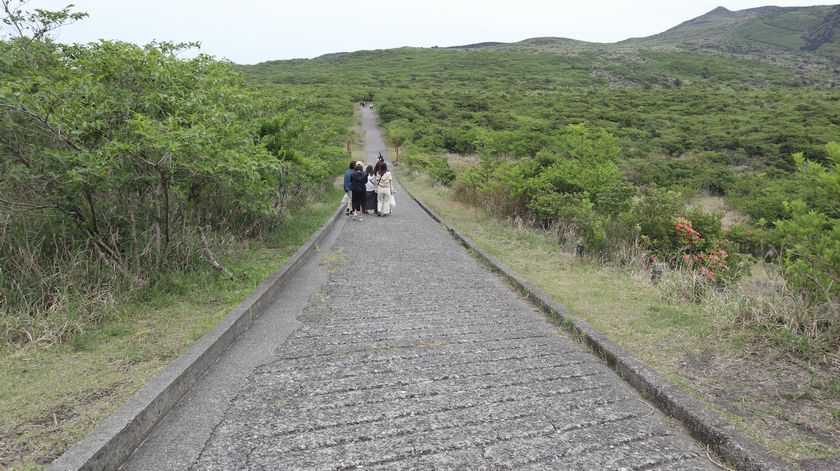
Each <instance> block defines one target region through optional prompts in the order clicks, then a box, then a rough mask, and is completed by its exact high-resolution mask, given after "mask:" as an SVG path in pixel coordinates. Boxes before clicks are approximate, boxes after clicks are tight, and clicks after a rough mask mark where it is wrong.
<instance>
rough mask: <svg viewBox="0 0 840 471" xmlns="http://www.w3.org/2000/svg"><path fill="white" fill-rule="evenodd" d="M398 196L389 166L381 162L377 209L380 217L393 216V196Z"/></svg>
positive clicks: (377, 185)
mask: <svg viewBox="0 0 840 471" xmlns="http://www.w3.org/2000/svg"><path fill="white" fill-rule="evenodd" d="M394 194H396V192H395V191H394V183H393V177H392V176H391V172H389V171H388V164H386V163H385V162H380V165H379V172H378V173H377V176H376V209H377V210H378V211H379V216H387V215H389V214H391V195H394Z"/></svg>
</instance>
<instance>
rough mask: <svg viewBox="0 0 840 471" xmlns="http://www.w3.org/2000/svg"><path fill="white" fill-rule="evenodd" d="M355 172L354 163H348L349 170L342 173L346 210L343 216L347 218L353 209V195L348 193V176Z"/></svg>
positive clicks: (352, 161) (353, 161)
mask: <svg viewBox="0 0 840 471" xmlns="http://www.w3.org/2000/svg"><path fill="white" fill-rule="evenodd" d="M354 170H356V161H355V160H351V161H350V168H348V169H347V171H346V172H344V197H345V199H346V200H347V209H345V210H344V214H346V215H347V216H349V215H350V209H351V208H352V207H353V193H352V192H350V175H353V171H354Z"/></svg>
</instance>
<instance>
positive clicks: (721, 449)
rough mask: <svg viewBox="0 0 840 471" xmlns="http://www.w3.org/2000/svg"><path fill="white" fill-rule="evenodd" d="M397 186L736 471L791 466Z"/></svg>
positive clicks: (484, 261) (465, 245) (790, 468)
mask: <svg viewBox="0 0 840 471" xmlns="http://www.w3.org/2000/svg"><path fill="white" fill-rule="evenodd" d="M402 187H403V189H404V190H405V192H406V193H408V195H409V196H410V197H411V199H413V200H414V201H415V202H416V203H417V204H418V205H419V206H420V208H422V209H423V211H425V212H426V213H428V214H429V216H431V218H432V219H434V220H435V221H436V222H438V223H439V224H441V225H442V226H443V227H444V228H446V230H447V231H448V232H449V233H450V235H452V237H454V238H455V239H456V240H457V241H458V242H460V243H461V245H463V246H464V247H466V248H467V249H468V250H470V251H472V252H473V253H474V254H475V256H477V258H478V259H479V260H481V261H482V262H483V263H484V264H486V265H487V266H488V267H489V268H491V269H492V270H493V271H495V272H497V273H498V274H500V275H501V276H502V277H503V278H505V279H506V280H507V281H508V282H509V283H510V284H511V285H513V286H514V287H515V288H516V289H518V290H519V291H520V292H522V293H523V294H524V295H525V296H526V297H527V298H528V299H529V300H530V301H531V302H532V303H534V304H535V305H536V306H537V307H539V308H540V309H541V310H542V311H543V312H545V313H546V314H549V315H554V316H557V318H558V319H559V320H560V321H561V322H562V323H563V325H564V327H565V328H566V329H567V330H570V331H571V332H572V333H573V334H574V335H577V336H580V337H581V338H582V340H583V341H584V342H585V343H586V345H588V346H589V348H591V349H592V350H593V351H594V352H595V353H596V354H598V355H600V356H601V357H602V358H603V359H604V360H605V361H606V363H607V365H608V366H609V367H610V368H612V369H613V370H614V371H615V372H616V373H618V374H619V376H621V377H622V379H624V381H626V382H627V383H628V384H630V386H632V387H633V388H634V389H636V390H637V391H638V392H639V393H641V394H642V395H643V396H644V397H645V398H646V399H647V400H648V401H650V402H651V403H653V404H654V405H655V406H656V407H658V408H659V410H661V411H662V412H664V413H665V414H667V415H669V416H671V417H673V418H675V419H677V420H678V421H679V422H680V423H682V425H683V426H684V427H685V428H686V429H687V430H688V431H689V432H690V433H691V435H692V436H694V438H696V439H697V440H699V441H701V442H702V443H703V444H706V445H708V446H709V447H710V448H711V449H712V450H713V451H715V452H716V453H717V454H719V455H720V456H722V457H724V458H725V459H726V460H728V461H729V462H730V463H732V464H734V465H735V466H736V468H737V469H739V470H744V471H771V470H773V471H775V470H791V471H792V470H793V467H791V466H790V465H788V464H787V463H785V462H784V461H782V460H781V459H780V458H778V457H776V456H774V455H773V454H771V453H770V451H769V450H767V449H766V448H764V447H763V446H762V445H761V444H759V443H758V442H756V441H755V440H753V439H752V438H750V437H748V436H746V435H745V434H743V433H741V432H740V431H738V430H737V429H735V427H734V426H733V425H732V424H730V423H729V422H728V421H727V420H725V419H724V418H723V417H721V416H719V415H718V414H716V413H714V412H712V411H711V410H710V409H709V408H708V407H707V406H706V405H705V404H703V403H702V402H700V401H699V400H697V399H694V398H692V397H691V396H689V395H688V394H687V393H685V392H683V391H682V390H681V389H679V388H678V387H677V386H676V385H674V384H673V383H671V382H670V381H668V380H667V379H665V378H664V377H662V376H660V375H659V373H657V372H656V371H654V370H653V369H652V368H650V367H649V366H647V365H645V364H644V363H642V362H641V361H640V360H638V359H637V358H635V357H634V356H633V355H631V354H630V353H629V352H628V351H627V350H625V349H624V348H622V347H620V346H619V345H618V344H616V343H615V342H613V341H611V340H610V339H609V338H608V337H607V336H606V335H604V334H603V333H601V332H600V331H599V330H598V329H596V328H595V327H593V326H592V325H590V324H589V323H588V322H586V321H585V320H583V319H581V318H579V317H577V316H576V315H574V314H573V313H572V311H570V310H569V309H568V308H566V307H565V306H563V305H562V304H560V303H558V302H557V301H555V300H553V299H552V298H550V297H549V296H547V295H545V294H544V293H543V292H542V291H540V289H539V288H537V287H536V286H534V285H532V284H531V283H529V282H528V281H526V280H525V279H523V278H522V277H521V276H519V274H518V273H516V272H515V271H513V270H512V269H510V268H508V267H507V266H506V265H505V264H504V263H502V262H501V261H500V260H499V259H497V258H496V257H495V256H494V255H492V254H489V253H487V252H486V251H484V250H483V249H481V248H480V247H479V246H478V245H477V244H476V243H475V242H473V241H472V239H470V238H469V237H467V236H466V235H465V234H463V233H461V232H460V231H459V230H458V229H455V228H454V227H451V226H449V225H448V224H446V223H445V222H444V221H443V219H441V218H440V216H438V215H437V213H435V212H434V211H433V210H432V209H431V208H429V207H428V206H426V204H425V203H423V202H422V201H421V200H420V199H419V198H417V197H416V196H415V195H414V194H413V193H411V191H409V190H408V189H407V188H406V187H405V186H402Z"/></svg>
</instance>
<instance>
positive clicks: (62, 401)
mask: <svg viewBox="0 0 840 471" xmlns="http://www.w3.org/2000/svg"><path fill="white" fill-rule="evenodd" d="M341 194H342V192H341V190H340V189H336V190H333V191H330V192H326V193H324V194H322V195H320V196H319V197H318V200H317V201H314V202H311V203H310V204H309V205H305V207H301V208H299V209H296V210H293V211H290V213H289V214H288V215H287V223H286V224H283V225H282V227H281V228H280V229H279V230H278V231H277V232H275V233H273V234H271V235H269V236H268V237H265V238H264V240H262V241H260V242H249V243H235V244H234V245H233V246H232V247H231V248H230V249H229V250H227V251H226V253H223V254H218V255H219V256H220V258H221V259H222V262H223V263H225V264H226V266H227V267H228V268H229V269H230V270H231V271H232V272H234V273H235V274H237V275H238V276H237V278H236V279H235V280H227V279H225V278H223V277H222V276H220V275H219V274H218V273H216V272H214V271H211V270H205V271H202V272H193V273H174V274H171V275H168V276H167V277H166V278H164V279H163V280H161V281H160V282H159V283H158V286H157V287H151V288H150V289H149V290H147V291H146V292H143V293H139V294H138V295H137V296H136V297H135V299H133V300H131V301H130V302H128V303H126V304H123V305H121V306H118V308H117V309H116V313H115V314H114V315H113V316H112V317H111V318H109V319H108V320H106V321H105V322H103V323H101V324H99V325H97V326H96V327H93V328H91V329H89V330H86V331H85V332H83V333H80V334H77V335H75V336H74V337H72V338H71V340H70V341H69V342H67V343H63V344H57V345H55V346H52V347H49V348H44V347H37V346H31V345H27V346H24V347H19V346H15V347H11V346H6V347H4V349H3V350H2V351H0V354H2V358H0V468H3V469H7V468H10V469H39V468H41V467H43V466H44V465H46V464H49V463H50V462H51V461H52V460H54V459H55V458H57V457H58V456H59V455H60V454H61V453H63V452H64V451H65V450H66V449H67V448H68V447H69V446H70V445H72V444H73V443H75V442H76V441H78V440H79V439H81V438H82V437H84V436H85V434H87V433H88V432H89V431H90V430H91V429H92V428H93V427H94V426H95V425H96V424H97V423H98V422H99V421H101V420H102V419H103V418H104V417H106V416H107V415H108V414H110V413H111V412H113V411H114V410H116V409H117V408H119V407H120V406H121V405H122V404H123V403H124V402H125V400H126V399H127V398H128V397H129V396H131V394H133V393H134V392H135V391H136V390H137V389H139V388H140V387H141V386H142V385H144V384H145V383H146V382H147V381H148V380H149V379H150V378H152V377H153V376H155V375H156V374H158V373H160V372H161V371H162V370H163V369H164V368H166V366H168V365H169V363H171V362H172V360H174V359H175V358H177V357H178V355H180V354H181V353H183V352H184V351H185V350H186V348H187V347H188V346H189V345H190V344H192V343H193V342H195V341H196V340H198V339H199V338H201V337H202V336H203V335H204V334H206V333H207V332H209V331H210V330H211V329H212V328H213V327H214V326H215V325H216V323H217V322H218V321H219V320H221V319H222V318H224V316H225V315H227V313H228V312H229V311H230V310H231V308H233V307H234V306H236V305H237V304H238V303H239V302H241V301H242V300H243V299H245V298H246V297H247V296H248V295H249V294H250V293H251V292H252V291H253V290H254V288H255V287H256V286H257V285H259V284H260V283H261V282H262V281H263V280H264V279H265V278H266V277H267V276H268V275H270V274H271V273H272V272H273V271H274V270H276V269H278V268H279V267H280V266H282V265H283V263H285V262H286V260H288V258H289V257H290V256H291V255H292V254H294V253H295V251H297V249H298V248H299V247H300V246H301V245H303V243H304V242H305V241H306V240H307V239H308V238H309V237H310V236H311V235H312V234H313V233H314V232H315V231H316V230H317V229H318V228H319V227H320V226H321V225H323V223H324V222H325V221H326V220H327V218H328V217H329V216H331V215H332V214H333V213H334V211H335V210H336V207H337V204H338V201H339V199H340V198H341ZM164 288H165V289H164Z"/></svg>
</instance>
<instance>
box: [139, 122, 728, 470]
mask: <svg viewBox="0 0 840 471" xmlns="http://www.w3.org/2000/svg"><path fill="white" fill-rule="evenodd" d="M364 125H365V129H366V131H367V139H366V152H367V155H368V161H369V162H372V161H373V159H374V158H375V156H376V155H377V153H378V152H380V151H382V153H383V155H385V156H386V159H388V154H387V152H386V149H385V147H384V145H383V143H382V139H381V136H380V134H379V130H378V128H377V126H376V121H375V117H374V116H373V114H372V113H371V112H370V111H369V110H365V115H364ZM398 170H399V169H398ZM397 200H398V206H397V208H396V209H395V211H394V213H393V214H392V215H390V216H388V217H385V218H378V217H375V216H373V215H370V216H368V217H365V220H364V221H361V222H359V221H352V220H349V218H347V219H348V220H347V222H346V223H344V224H343V225H342V226H341V229H340V231H339V232H338V234H337V236H336V237H335V240H334V242H333V244H332V246H331V247H328V248H326V250H328V251H329V253H330V254H329V255H328V256H327V257H326V258H325V259H324V261H323V262H322V265H321V268H322V270H324V271H325V272H326V276H324V280H321V281H319V283H320V285H319V286H316V287H313V288H314V290H315V291H316V294H315V295H314V296H312V297H311V298H310V300H309V301H308V302H307V303H305V304H306V306H305V307H304V308H303V309H302V310H301V311H299V312H298V313H297V318H296V326H297V327H296V329H295V330H294V331H293V332H291V334H290V335H289V336H288V337H286V338H284V339H283V343H281V344H279V345H278V346H277V348H276V349H275V350H274V351H273V353H271V354H270V355H268V356H267V357H266V358H264V360H263V361H262V362H260V364H259V365H258V366H256V367H254V368H253V369H251V370H250V371H249V372H248V375H247V378H244V379H243V381H242V382H241V384H240V385H239V387H238V389H237V391H236V392H235V394H233V395H232V397H231V399H230V400H229V402H228V405H227V407H226V410H224V412H223V414H221V413H220V418H219V419H218V422H217V423H216V425H215V426H214V427H213V428H212V430H211V431H209V432H208V433H209V436H207V437H203V438H202V440H206V441H205V442H204V443H203V445H202V446H201V448H200V450H197V451H196V456H195V457H194V458H192V459H191V466H192V468H193V469H299V468H311V469H352V468H381V469H455V468H457V469H488V468H493V469H496V468H515V469H532V468H533V469H599V470H600V469H638V470H642V469H686V470H687V469H691V470H694V469H697V470H699V469H704V470H705V469H716V468H715V467H714V466H712V464H711V463H710V462H709V461H708V460H707V458H706V456H705V451H704V450H703V449H702V448H701V447H700V445H698V444H697V443H696V442H695V441H694V440H692V439H691V438H690V437H689V436H688V435H687V434H686V433H685V432H684V431H683V430H682V429H681V428H679V427H678V426H676V425H674V424H673V423H671V421H669V420H668V419H667V418H665V417H664V416H663V415H662V414H661V413H659V412H658V411H654V410H652V408H651V407H650V406H648V405H647V404H646V403H645V402H643V401H642V399H641V397H640V396H639V395H638V393H636V392H635V391H634V390H632V389H631V388H630V387H629V386H627V385H626V384H625V383H624V382H623V381H622V380H621V379H620V378H618V377H617V376H616V375H615V374H614V373H613V372H612V371H611V370H610V369H609V368H607V367H606V366H605V365H603V364H602V363H601V362H600V361H599V360H598V359H597V358H596V357H594V356H593V355H591V354H590V353H588V352H586V351H585V350H583V349H582V348H581V347H580V345H579V344H578V343H576V342H574V341H572V340H570V339H569V338H568V337H567V336H566V335H565V334H564V333H562V332H561V331H559V330H558V328H557V327H556V326H552V325H551V324H549V323H548V322H547V321H546V320H545V318H544V316H543V315H542V314H541V313H539V312H538V311H537V310H536V309H535V308H534V307H533V306H531V305H530V304H528V303H526V302H525V301H523V300H522V299H520V298H519V297H518V296H517V295H516V294H515V293H514V292H513V291H512V290H511V289H510V288H509V287H508V286H506V285H505V284H504V283H503V282H502V281H501V280H500V279H498V278H497V277H496V276H495V275H493V274H491V273H490V272H488V271H487V270H485V269H484V268H483V267H482V266H481V265H480V264H479V263H478V262H476V261H475V260H474V259H473V258H472V257H470V255H469V254H468V253H467V252H466V251H465V250H464V249H463V248H462V247H461V246H460V245H458V244H457V243H456V242H455V241H454V240H453V239H452V238H450V237H449V236H448V235H447V234H446V232H445V231H444V230H443V229H442V228H441V227H440V226H438V225H437V224H435V223H434V222H433V221H432V220H431V219H430V218H429V217H428V216H427V215H426V214H425V213H424V212H423V211H422V210H421V209H420V208H419V207H418V206H417V205H416V204H415V203H413V202H412V201H410V199H409V198H407V197H405V196H404V195H403V194H401V193H400V194H398V195H397ZM313 279H316V278H313ZM134 463H135V465H136V464H137V460H135V462H134ZM142 463H143V462H141V463H140V464H141V465H142ZM147 463H149V464H150V463H151V462H147ZM158 464H159V463H158ZM136 467H137V468H143V467H144V466H136Z"/></svg>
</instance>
